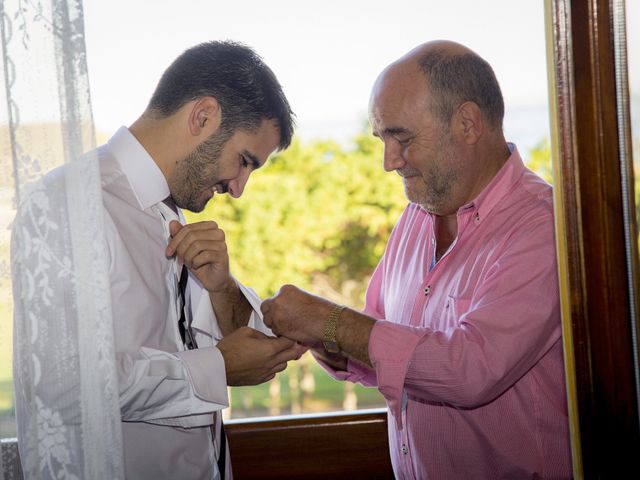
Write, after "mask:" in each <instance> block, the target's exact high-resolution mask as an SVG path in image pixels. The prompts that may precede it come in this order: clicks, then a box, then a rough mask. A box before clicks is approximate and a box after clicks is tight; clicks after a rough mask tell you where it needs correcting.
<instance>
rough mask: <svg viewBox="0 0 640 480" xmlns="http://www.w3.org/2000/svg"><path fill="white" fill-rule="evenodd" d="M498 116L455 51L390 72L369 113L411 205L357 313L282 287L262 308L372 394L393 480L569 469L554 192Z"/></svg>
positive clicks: (482, 84) (420, 51) (411, 60)
mask: <svg viewBox="0 0 640 480" xmlns="http://www.w3.org/2000/svg"><path fill="white" fill-rule="evenodd" d="M503 116H504V105H503V100H502V94H501V92H500V87H499V85H498V82H497V80H496V78H495V75H494V73H493V71H492V69H491V67H490V66H489V65H488V64H487V63H486V62H485V61H484V60H483V59H481V58H480V57H479V56H478V55H477V54H475V53H474V52H472V51H471V50H469V49H467V48H465V47H463V46H462V45H458V44H455V43H453V42H447V41H437V42H430V43H427V44H424V45H421V46H419V47H417V48H416V49H414V50H413V51H411V52H409V53H408V54H407V55H405V56H404V57H402V58H401V59H399V60H398V61H396V62H395V63H393V64H392V65H390V66H389V67H388V68H387V69H385V70H384V72H382V74H381V75H380V77H379V78H378V80H377V81H376V83H375V85H374V88H373V91H372V94H371V102H370V120H371V124H372V127H373V133H374V135H376V136H378V137H379V138H380V139H381V140H382V141H383V142H384V147H385V149H384V168H385V170H387V171H396V172H397V173H398V174H399V175H400V176H401V177H402V178H403V181H404V186H405V192H406V195H407V197H408V199H409V200H410V202H411V203H410V204H409V205H408V206H407V208H406V209H405V211H404V213H403V214H402V217H401V218H400V220H399V222H398V223H397V225H396V227H395V229H394V231H393V233H392V234H391V238H390V239H389V243H388V245H387V248H386V251H385V254H384V256H383V258H382V259H381V261H380V264H379V265H378V267H377V269H376V271H375V272H374V274H373V277H372V279H371V283H370V285H369V289H368V291H367V297H366V307H365V310H364V312H363V313H361V312H358V311H355V310H351V309H346V308H344V307H343V306H340V305H334V304H332V303H331V302H329V301H327V300H324V299H322V298H319V297H316V296H313V295H310V294H308V293H306V292H303V291H301V290H299V289H297V288H295V287H292V286H285V287H283V288H282V289H281V291H280V292H279V293H278V295H276V296H275V297H274V298H273V299H271V300H267V301H265V302H264V303H263V306H262V310H263V313H264V314H265V322H266V323H267V325H270V326H271V327H272V329H273V330H274V332H276V333H278V334H280V335H285V336H287V337H289V338H292V339H295V340H297V341H299V342H302V343H305V344H307V345H309V346H311V347H312V348H314V353H315V355H316V357H317V358H318V359H319V360H320V362H321V363H322V364H323V365H324V366H325V367H326V368H327V369H328V371H329V372H330V373H331V374H332V375H333V376H335V377H336V378H338V379H343V380H350V381H354V382H360V383H362V384H364V385H368V386H377V387H378V389H379V390H380V392H381V393H382V395H384V397H385V399H386V400H387V403H388V405H389V446H390V449H391V459H392V463H393V468H394V471H395V474H396V476H397V477H398V478H401V479H405V478H406V479H427V478H431V479H476V478H477V479H497V478H508V479H520V478H523V479H524V478H553V479H557V478H571V475H572V473H571V453H570V442H569V434H568V421H567V407H566V391H565V380H564V367H563V355H562V343H561V329H560V309H559V298H558V280H557V271H556V258H555V247H554V245H555V243H554V224H553V204H552V192H551V187H550V186H549V185H548V184H547V183H545V182H544V181H543V180H542V179H541V178H539V177H538V176H537V175H536V174H534V173H533V172H531V171H530V170H528V169H527V168H526V167H525V166H524V165H523V163H522V160H521V158H520V155H519V154H518V151H517V149H516V147H515V146H514V145H513V144H508V143H507V142H506V141H505V139H504V135H503V132H502V119H503Z"/></svg>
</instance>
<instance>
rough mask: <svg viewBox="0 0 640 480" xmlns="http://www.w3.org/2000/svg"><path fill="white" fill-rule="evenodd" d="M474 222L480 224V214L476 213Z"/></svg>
mask: <svg viewBox="0 0 640 480" xmlns="http://www.w3.org/2000/svg"><path fill="white" fill-rule="evenodd" d="M474 220H475V221H476V223H480V214H479V213H478V212H476V216H475V218H474Z"/></svg>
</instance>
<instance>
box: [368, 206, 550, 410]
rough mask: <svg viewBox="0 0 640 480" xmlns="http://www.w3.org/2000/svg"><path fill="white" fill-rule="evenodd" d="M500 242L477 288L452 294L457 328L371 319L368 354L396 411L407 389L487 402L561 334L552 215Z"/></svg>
mask: <svg viewBox="0 0 640 480" xmlns="http://www.w3.org/2000/svg"><path fill="white" fill-rule="evenodd" d="M501 247H502V248H496V249H495V251H496V252H499V253H497V254H496V255H495V257H494V258H492V259H489V260H490V261H488V262H487V265H488V266H487V267H486V269H485V273H484V275H483V277H482V278H481V280H480V281H479V282H478V285H477V286H476V289H475V292H474V295H473V296H472V297H471V298H468V299H463V298H459V299H451V301H452V308H454V309H456V314H457V315H458V316H459V320H458V323H457V326H456V327H455V328H451V329H448V330H445V331H434V330H431V329H429V328H419V327H409V326H406V325H398V324H395V323H391V322H387V321H382V322H378V323H377V324H376V325H375V326H374V328H373V330H372V333H371V338H370V342H369V355H370V358H371V361H372V363H373V365H374V367H375V369H376V374H377V380H378V386H379V389H380V392H381V393H382V394H383V395H384V397H385V398H386V399H387V401H388V402H389V406H390V408H392V409H393V410H394V414H395V416H396V418H400V415H399V414H400V405H401V399H402V394H403V391H405V392H406V393H407V394H408V395H411V396H414V397H416V398H419V399H422V400H424V401H433V402H442V403H446V404H450V405H453V406H456V407H461V408H473V407H477V406H480V405H482V404H484V403H487V402H490V401H492V400H493V399H495V398H496V397H498V396H499V395H500V394H502V393H503V392H504V391H505V390H507V389H508V388H509V387H510V386H512V385H513V384H514V383H515V382H517V381H518V379H520V378H521V377H522V376H523V375H524V374H525V373H526V372H527V371H529V370H530V369H531V368H532V367H533V366H534V365H535V364H536V363H537V362H538V361H539V360H540V359H541V358H542V357H543V356H544V355H545V354H546V353H547V352H548V351H549V350H550V349H551V348H552V347H553V346H554V345H555V344H556V343H557V342H558V341H559V339H560V336H561V330H560V314H559V295H558V283H557V271H556V258H555V241H554V230H553V221H552V218H550V216H543V217H542V218H538V219H536V220H535V221H533V222H532V223H531V224H529V225H528V226H526V227H524V228H520V229H519V230H517V231H516V232H515V233H514V234H513V235H512V237H511V238H509V239H508V240H507V241H505V243H504V244H503V245H502V246H501ZM407 323H408V322H407Z"/></svg>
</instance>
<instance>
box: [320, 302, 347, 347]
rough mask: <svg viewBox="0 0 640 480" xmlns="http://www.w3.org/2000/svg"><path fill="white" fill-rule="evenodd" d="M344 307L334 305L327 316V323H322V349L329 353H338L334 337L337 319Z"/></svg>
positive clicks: (336, 340) (336, 341)
mask: <svg viewBox="0 0 640 480" xmlns="http://www.w3.org/2000/svg"><path fill="white" fill-rule="evenodd" d="M344 309H345V307H344V305H334V307H333V308H332V309H331V312H329V316H328V317H327V323H325V324H324V332H323V335H322V344H323V345H324V349H325V350H326V351H327V352H329V353H340V347H339V346H338V339H337V337H336V332H337V327H338V319H339V318H340V314H341V313H342V311H343V310H344Z"/></svg>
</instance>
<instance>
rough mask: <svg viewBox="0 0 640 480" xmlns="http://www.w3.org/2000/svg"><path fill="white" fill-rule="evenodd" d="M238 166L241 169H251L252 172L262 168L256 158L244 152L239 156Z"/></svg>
mask: <svg viewBox="0 0 640 480" xmlns="http://www.w3.org/2000/svg"><path fill="white" fill-rule="evenodd" d="M240 164H241V165H242V168H251V169H252V170H257V169H258V168H260V167H261V166H262V165H260V161H259V160H258V158H257V157H256V156H255V155H253V154H251V153H249V152H248V151H246V150H245V151H244V152H242V153H241V154H240Z"/></svg>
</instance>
